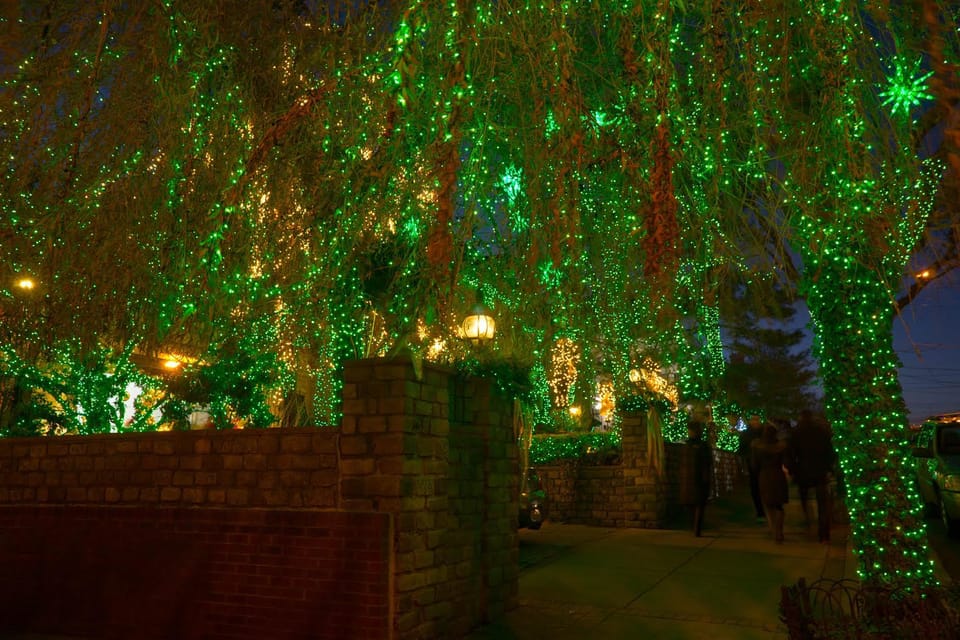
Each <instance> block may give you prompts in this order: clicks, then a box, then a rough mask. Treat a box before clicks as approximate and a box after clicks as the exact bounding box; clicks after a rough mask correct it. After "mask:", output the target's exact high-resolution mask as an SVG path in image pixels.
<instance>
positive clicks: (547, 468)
mask: <svg viewBox="0 0 960 640" xmlns="http://www.w3.org/2000/svg"><path fill="white" fill-rule="evenodd" d="M621 417H622V423H621V424H622V428H623V440H622V454H621V462H620V464H617V465H610V466H585V465H581V464H580V463H579V461H564V462H562V463H560V464H556V465H542V466H538V467H537V468H536V469H537V474H538V475H539V477H540V482H541V485H542V487H543V489H544V491H545V492H546V494H547V499H548V514H547V517H548V519H549V520H552V521H555V522H567V523H571V524H588V525H593V526H602V527H648V528H659V527H663V526H665V524H666V522H667V521H668V520H671V519H673V518H675V517H677V516H678V515H679V514H680V513H681V511H682V509H681V508H680V507H679V505H678V497H679V484H680V455H679V451H680V449H679V448H680V447H681V446H682V445H679V444H674V443H665V444H664V448H663V457H662V459H658V458H657V456H658V455H659V453H658V452H657V451H653V452H651V451H648V447H647V432H646V429H647V425H646V416H645V415H644V414H642V413H633V414H631V413H627V414H623V415H622V416H621ZM713 455H714V492H715V494H716V495H723V494H726V493H728V492H730V491H732V490H733V488H734V486H735V483H736V482H737V481H738V478H739V477H740V475H741V474H740V468H739V458H738V457H737V456H736V454H734V453H731V452H729V451H722V450H716V449H715V450H714V452H713Z"/></svg>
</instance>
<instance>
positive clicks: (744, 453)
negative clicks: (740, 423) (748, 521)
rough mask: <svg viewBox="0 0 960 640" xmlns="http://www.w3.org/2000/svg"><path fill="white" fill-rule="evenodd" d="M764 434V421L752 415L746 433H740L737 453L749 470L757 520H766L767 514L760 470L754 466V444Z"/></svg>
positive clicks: (751, 493)
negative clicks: (762, 498) (761, 495)
mask: <svg viewBox="0 0 960 640" xmlns="http://www.w3.org/2000/svg"><path fill="white" fill-rule="evenodd" d="M762 434H763V421H762V420H761V419H760V416H759V415H757V414H753V415H751V416H750V417H749V418H748V419H747V429H746V431H741V432H739V442H738V444H737V453H738V454H739V455H740V457H741V459H742V460H743V464H744V466H745V467H746V468H747V476H748V478H749V479H750V497H751V498H753V508H754V509H755V510H756V513H757V519H758V520H764V519H765V512H764V509H763V500H761V498H760V475H759V469H757V467H756V466H755V464H754V456H753V448H752V446H751V445H752V444H753V442H754V441H756V440H758V439H759V438H760V436H761V435H762Z"/></svg>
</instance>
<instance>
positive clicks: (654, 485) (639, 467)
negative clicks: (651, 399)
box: [621, 411, 666, 528]
mask: <svg viewBox="0 0 960 640" xmlns="http://www.w3.org/2000/svg"><path fill="white" fill-rule="evenodd" d="M621 429H622V437H623V440H622V448H623V453H622V456H621V460H622V462H621V464H622V466H623V485H624V487H623V512H624V526H627V527H647V528H656V527H661V526H663V521H664V517H665V515H666V500H665V493H664V490H665V487H664V484H663V482H664V478H665V477H666V469H665V468H663V473H662V474H660V473H658V471H657V468H656V466H655V464H654V462H655V460H654V459H653V456H652V455H651V454H652V453H654V452H651V451H648V450H647V414H646V412H645V411H624V412H622V413H621ZM660 462H661V464H662V465H664V467H665V465H666V460H665V459H664V460H661V461H660Z"/></svg>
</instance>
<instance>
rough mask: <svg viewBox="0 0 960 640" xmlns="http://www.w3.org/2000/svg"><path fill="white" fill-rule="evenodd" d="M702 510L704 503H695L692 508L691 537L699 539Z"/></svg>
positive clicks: (701, 525)
mask: <svg viewBox="0 0 960 640" xmlns="http://www.w3.org/2000/svg"><path fill="white" fill-rule="evenodd" d="M703 508H704V503H702V502H700V503H697V504H696V505H695V506H694V507H693V535H695V536H696V537H698V538H699V537H700V530H701V529H702V528H703Z"/></svg>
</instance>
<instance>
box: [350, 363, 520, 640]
mask: <svg viewBox="0 0 960 640" xmlns="http://www.w3.org/2000/svg"><path fill="white" fill-rule="evenodd" d="M517 457H518V456H517V444H516V438H515V436H514V435H513V412H512V401H508V400H506V399H504V398H501V397H500V396H499V394H497V393H495V391H494V390H493V389H492V388H491V385H490V383H489V382H487V381H484V380H479V379H475V378H463V377H461V376H458V375H456V374H455V373H454V372H452V371H449V370H447V369H444V368H442V367H435V366H431V365H429V364H424V365H423V367H422V369H421V371H420V372H419V375H418V374H417V373H416V372H415V368H414V367H413V365H412V363H411V362H410V361H409V360H408V359H396V360H360V361H353V362H348V363H347V364H346V367H345V371H344V389H343V425H342V430H341V437H340V470H341V481H340V494H339V506H340V507H341V508H343V509H359V510H372V511H387V512H390V513H392V514H393V520H394V530H393V550H394V565H393V569H394V571H393V575H394V585H393V588H392V591H393V609H392V618H393V620H394V626H393V631H394V638H397V639H400V640H407V639H411V640H412V639H424V640H425V639H428V638H437V639H440V638H444V639H446V638H457V637H462V636H463V635H465V634H466V633H467V632H468V631H469V630H470V629H471V628H473V627H475V626H477V625H478V624H479V623H480V622H483V621H486V620H491V619H495V618H497V617H499V615H500V614H501V613H502V612H503V611H504V610H506V609H507V608H510V607H512V606H514V605H515V603H516V598H517V581H518V573H519V570H518V555H519V546H518V544H519V543H518V537H517V533H516V517H517V513H516V508H517V502H516V500H517V493H518V491H519V480H520V478H519V470H518V468H517Z"/></svg>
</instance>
